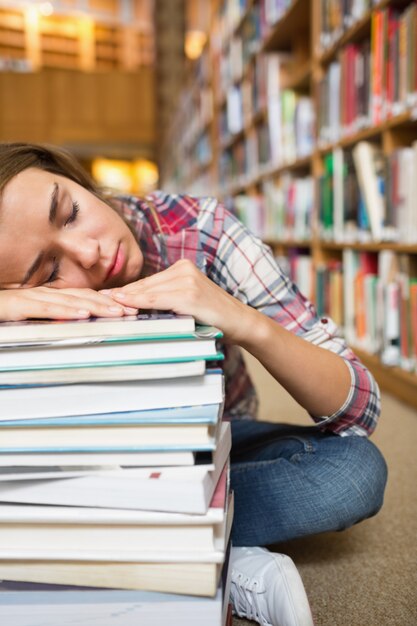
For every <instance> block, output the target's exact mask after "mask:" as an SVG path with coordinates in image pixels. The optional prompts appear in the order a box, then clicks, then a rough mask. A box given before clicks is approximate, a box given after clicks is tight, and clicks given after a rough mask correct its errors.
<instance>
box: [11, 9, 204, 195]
mask: <svg viewBox="0 0 417 626" xmlns="http://www.w3.org/2000/svg"><path fill="white" fill-rule="evenodd" d="M209 10H210V2H204V1H202V0H51V1H49V2H43V1H38V0H31V1H28V0H13V1H8V0H0V140H1V141H20V140H22V141H29V142H32V141H33V142H47V143H53V144H59V145H62V146H64V147H66V148H69V149H70V150H71V151H72V152H73V153H74V154H75V155H76V156H77V157H78V158H79V159H80V160H81V161H82V162H83V164H84V165H85V167H86V168H87V169H88V170H89V171H90V173H92V174H93V176H94V177H95V178H96V179H97V181H98V182H100V183H103V184H104V185H107V186H111V187H116V188H118V189H121V190H124V191H131V192H134V193H140V194H142V193H146V192H147V191H149V190H151V189H153V188H155V187H156V186H157V184H158V164H159V161H160V159H161V153H160V150H159V146H162V145H163V141H164V134H165V133H166V128H167V126H168V124H169V122H170V119H171V113H172V111H173V110H174V108H175V106H176V103H177V97H178V94H179V93H180V91H181V89H182V87H183V85H184V81H185V76H186V72H187V63H192V59H194V58H197V57H198V56H199V54H200V52H201V49H202V47H203V45H204V43H205V39H206V32H205V30H204V29H205V28H208V26H209V19H208V15H207V12H208V11H209ZM187 54H188V57H187Z"/></svg>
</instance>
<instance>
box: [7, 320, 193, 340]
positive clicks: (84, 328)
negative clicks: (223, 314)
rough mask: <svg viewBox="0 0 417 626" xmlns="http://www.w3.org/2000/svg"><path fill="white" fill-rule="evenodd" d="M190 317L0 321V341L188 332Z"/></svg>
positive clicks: (191, 330) (190, 324)
mask: <svg viewBox="0 0 417 626" xmlns="http://www.w3.org/2000/svg"><path fill="white" fill-rule="evenodd" d="M194 331H195V322H194V318H193V317H191V316H190V315H176V314H174V313H138V314H137V315H126V316H124V317H114V318H108V317H91V318H89V319H87V320H56V321H55V320H25V321H22V322H1V323H0V342H2V343H13V342H22V341H29V340H30V341H43V340H46V339H48V340H53V339H63V338H67V337H116V336H117V337H123V336H130V335H135V334H141V335H148V336H149V335H156V334H158V335H163V334H173V333H192V332H194Z"/></svg>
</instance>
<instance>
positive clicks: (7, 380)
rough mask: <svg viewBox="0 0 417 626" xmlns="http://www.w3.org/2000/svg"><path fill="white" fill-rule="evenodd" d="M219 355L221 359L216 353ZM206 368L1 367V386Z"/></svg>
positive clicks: (148, 376) (192, 364) (190, 364)
mask: <svg viewBox="0 0 417 626" xmlns="http://www.w3.org/2000/svg"><path fill="white" fill-rule="evenodd" d="M219 358H222V357H221V355H219ZM205 369H206V362H205V361H184V362H178V363H175V362H173V363H149V364H145V363H139V364H136V363H129V364H128V365H125V364H116V365H113V364H107V363H104V364H101V363H100V364H98V365H94V366H93V367H88V366H87V365H84V364H79V365H78V366H74V365H71V366H69V367H54V368H48V367H36V368H33V369H22V370H16V369H15V370H6V369H4V370H1V369H0V389H1V388H2V387H19V386H28V385H30V386H32V385H55V384H57V385H71V384H76V383H103V382H119V381H128V380H161V379H164V378H183V377H186V376H201V375H202V374H204V372H205Z"/></svg>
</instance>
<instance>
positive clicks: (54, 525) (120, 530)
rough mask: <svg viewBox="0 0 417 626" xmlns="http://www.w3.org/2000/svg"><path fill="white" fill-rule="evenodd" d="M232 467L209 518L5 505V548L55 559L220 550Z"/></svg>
mask: <svg viewBox="0 0 417 626" xmlns="http://www.w3.org/2000/svg"><path fill="white" fill-rule="evenodd" d="M228 471H229V466H228V463H225V465H224V468H223V471H222V472H221V474H220V477H219V479H218V482H217V484H216V487H215V491H214V493H213V495H212V498H211V501H210V505H209V508H208V510H207V513H205V514H203V515H192V514H180V513H164V512H156V511H133V510H125V509H100V508H92V507H88V508H79V507H58V506H36V505H32V506H30V505H7V504H3V505H0V553H1V550H7V552H8V553H10V551H13V550H14V551H16V552H18V553H19V554H21V553H22V552H24V551H25V550H28V551H31V550H33V547H34V546H36V550H41V551H43V553H44V555H47V556H48V557H49V558H53V557H54V556H56V555H58V557H59V555H60V554H61V553H62V550H63V546H65V549H66V550H68V549H72V548H74V549H75V550H76V551H77V552H83V551H84V552H86V551H87V552H88V553H89V555H90V556H91V554H92V553H93V552H95V553H97V555H98V556H100V555H101V556H100V558H103V557H104V558H105V555H106V553H107V552H108V550H109V547H110V546H111V550H112V551H114V550H117V551H119V552H120V554H122V553H123V552H125V553H131V552H132V549H133V547H134V550H135V551H136V550H140V551H148V550H151V551H152V550H153V551H155V550H157V551H162V550H166V551H167V552H169V551H172V550H174V551H176V552H177V551H178V550H184V551H189V550H197V551H199V552H200V553H203V552H207V551H214V550H215V549H216V548H217V545H218V543H219V541H222V538H223V540H224V534H225V523H226V511H227V496H228Z"/></svg>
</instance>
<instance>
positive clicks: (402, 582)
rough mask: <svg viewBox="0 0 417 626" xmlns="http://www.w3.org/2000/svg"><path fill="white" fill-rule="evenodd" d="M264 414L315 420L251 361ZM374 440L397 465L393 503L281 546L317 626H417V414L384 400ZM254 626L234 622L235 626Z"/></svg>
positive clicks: (390, 494)
mask: <svg viewBox="0 0 417 626" xmlns="http://www.w3.org/2000/svg"><path fill="white" fill-rule="evenodd" d="M247 360H248V363H249V366H250V369H251V371H252V374H253V376H254V379H255V382H256V384H257V387H258V389H259V390H260V392H261V393H260V395H261V398H262V400H261V415H260V417H261V418H262V419H265V420H272V421H273V420H274V418H275V419H276V415H274V412H275V411H276V407H277V406H279V407H280V412H281V416H283V415H285V419H282V421H286V422H298V423H308V417H306V416H305V414H304V412H303V411H302V409H300V407H298V405H297V404H296V403H295V402H293V401H292V399H291V398H289V397H288V394H286V392H285V391H284V390H282V389H281V388H280V386H279V385H278V384H277V383H276V382H275V381H274V380H273V379H272V378H271V377H270V376H269V374H268V373H267V372H265V370H263V369H262V368H261V367H260V366H259V365H258V364H257V363H256V362H255V361H254V359H252V358H251V357H248V359H247ZM382 406H383V410H382V416H381V419H380V423H379V426H378V428H377V430H376V432H375V434H374V435H373V441H374V442H375V443H376V444H377V445H378V447H379V448H380V450H381V451H382V452H383V454H384V456H385V458H386V460H387V463H388V467H389V481H388V487H387V491H386V497H385V504H384V507H383V509H382V511H381V512H380V513H379V515H377V516H376V517H374V518H372V519H370V520H367V521H365V522H362V523H361V524H359V525H358V526H355V527H353V528H351V529H349V530H347V531H344V532H342V533H327V534H324V535H317V536H315V537H309V538H307V539H302V540H297V541H292V542H288V543H286V544H280V545H277V546H276V547H275V548H274V549H275V550H276V551H277V552H284V553H286V554H289V555H290V556H291V557H292V558H293V559H294V561H295V563H296V565H297V566H298V568H299V571H300V573H301V576H302V578H303V580H304V584H305V587H306V590H307V594H308V596H309V599H310V603H311V607H312V610H313V614H314V618H315V624H316V626H416V625H417V459H416V454H417V450H416V449H417V412H416V411H414V410H412V409H410V408H409V407H407V406H405V405H403V404H401V403H400V402H398V401H397V400H395V399H394V398H393V397H391V396H388V395H384V396H383V405H382ZM250 624H252V622H248V621H246V620H240V619H234V621H233V625H234V626H245V625H248V626H249V625H250Z"/></svg>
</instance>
